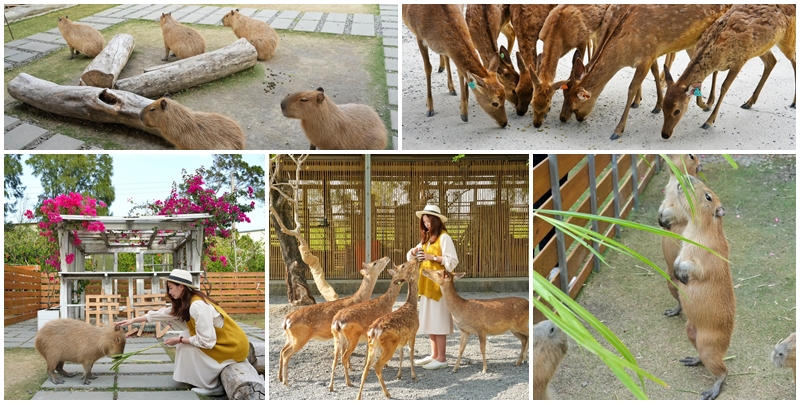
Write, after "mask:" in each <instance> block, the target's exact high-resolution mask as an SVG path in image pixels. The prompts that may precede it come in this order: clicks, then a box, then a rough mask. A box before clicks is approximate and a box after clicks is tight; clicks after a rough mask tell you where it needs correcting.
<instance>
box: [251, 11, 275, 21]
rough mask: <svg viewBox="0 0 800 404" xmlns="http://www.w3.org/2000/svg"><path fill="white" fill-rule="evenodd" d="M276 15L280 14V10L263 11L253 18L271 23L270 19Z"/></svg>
mask: <svg viewBox="0 0 800 404" xmlns="http://www.w3.org/2000/svg"><path fill="white" fill-rule="evenodd" d="M275 14H278V10H261V11H259V12H257V13H256V15H254V16H253V18H256V19H259V20H264V21H269V19H270V18H272V17H274V16H275Z"/></svg>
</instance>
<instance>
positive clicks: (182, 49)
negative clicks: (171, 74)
mask: <svg viewBox="0 0 800 404" xmlns="http://www.w3.org/2000/svg"><path fill="white" fill-rule="evenodd" d="M161 35H162V36H163V37H164V49H165V54H164V59H161V60H163V61H165V62H166V61H167V59H169V52H170V51H172V53H174V54H175V56H177V57H179V58H181V59H186V58H190V57H192V56H197V55H200V54H202V53H204V52H205V51H206V40H205V39H203V36H202V35H200V33H199V32H197V31H195V30H194V29H192V28H189V27H187V26H185V25H182V24H181V23H179V22H178V21H177V20H175V19H174V18H172V13H165V14H161Z"/></svg>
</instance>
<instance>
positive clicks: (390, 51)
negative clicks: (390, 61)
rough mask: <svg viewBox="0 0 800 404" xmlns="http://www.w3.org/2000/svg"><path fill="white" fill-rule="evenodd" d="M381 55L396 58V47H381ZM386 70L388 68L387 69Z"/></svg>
mask: <svg viewBox="0 0 800 404" xmlns="http://www.w3.org/2000/svg"><path fill="white" fill-rule="evenodd" d="M383 56H386V57H390V58H395V59H397V57H398V56H397V48H394V47H391V48H386V47H384V48H383ZM387 70H388V69H387Z"/></svg>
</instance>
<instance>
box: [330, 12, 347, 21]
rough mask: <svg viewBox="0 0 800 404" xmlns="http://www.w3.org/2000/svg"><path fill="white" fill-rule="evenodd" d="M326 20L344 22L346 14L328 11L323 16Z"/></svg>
mask: <svg viewBox="0 0 800 404" xmlns="http://www.w3.org/2000/svg"><path fill="white" fill-rule="evenodd" d="M325 21H326V22H346V21H347V14H345V13H330V14H328V16H327V17H326V18H325Z"/></svg>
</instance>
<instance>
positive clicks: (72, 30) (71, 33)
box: [58, 15, 103, 60]
mask: <svg viewBox="0 0 800 404" xmlns="http://www.w3.org/2000/svg"><path fill="white" fill-rule="evenodd" d="M58 30H59V31H60V32H61V36H63V37H64V40H65V41H67V46H68V47H69V58H70V60H72V59H73V58H74V57H75V55H76V54H77V53H78V52H80V53H83V54H84V55H86V56H88V57H90V58H93V57H95V56H97V55H99V54H100V52H102V51H103V35H102V34H101V33H100V31H98V30H96V29H94V28H92V27H90V26H88V25H86V24H79V23H77V22H72V21H70V19H69V18H67V16H66V15H65V16H64V17H63V18H61V17H59V18H58Z"/></svg>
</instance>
